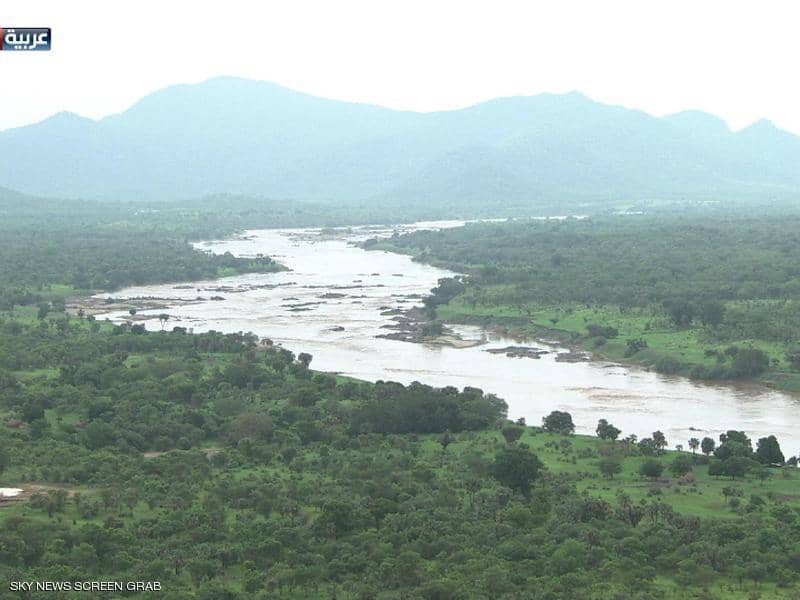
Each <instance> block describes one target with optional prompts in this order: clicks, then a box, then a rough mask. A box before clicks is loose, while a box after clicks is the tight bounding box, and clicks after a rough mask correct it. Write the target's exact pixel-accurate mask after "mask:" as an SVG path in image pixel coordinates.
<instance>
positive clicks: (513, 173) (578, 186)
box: [0, 78, 800, 203]
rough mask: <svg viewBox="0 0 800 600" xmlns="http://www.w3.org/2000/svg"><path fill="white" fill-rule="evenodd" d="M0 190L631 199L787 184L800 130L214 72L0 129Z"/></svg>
mask: <svg viewBox="0 0 800 600" xmlns="http://www.w3.org/2000/svg"><path fill="white" fill-rule="evenodd" d="M0 143H2V145H1V146H0V147H2V148H3V151H2V156H3V160H2V162H1V163H0V183H2V184H3V185H5V186H8V187H10V188H14V189H17V190H20V191H23V192H27V193H34V194H41V195H48V196H69V197H77V196H82V197H103V198H114V197H118V198H124V199H132V198H145V199H157V198H159V197H163V198H188V197H194V196H199V195H204V194H209V193H215V192H231V193H242V194H258V195H264V196H271V197H276V198H287V199H291V198H297V199H306V200H315V201H339V202H341V201H345V202H346V201H355V200H365V199H384V200H386V199H398V200H403V199H428V200H430V201H436V200H445V199H446V200H453V199H457V198H459V197H461V198H465V199H470V200H495V201H502V200H510V201H514V202H531V203H535V202H536V201H537V200H538V199H542V198H550V199H552V198H556V197H568V196H576V197H591V198H596V199H605V198H607V199H612V198H614V199H619V198H626V199H638V198H646V197H651V196H692V195H703V196H709V195H714V194H734V193H739V192H748V193H751V192H763V193H765V194H769V193H773V192H780V193H794V192H798V191H800V137H798V136H795V135H793V134H791V133H789V132H786V131H782V130H780V129H778V128H776V127H775V126H774V125H772V124H771V123H769V122H768V121H761V122H758V123H755V124H754V125H752V126H750V127H748V128H746V129H744V130H742V131H740V132H732V131H731V130H730V129H729V128H728V127H727V125H726V124H725V123H724V121H722V120H720V119H719V118H717V117H714V116H713V115H709V114H706V113H702V112H699V111H686V112H683V113H678V114H676V115H671V116H668V117H664V118H660V119H659V118H655V117H652V116H650V115H647V114H646V113H644V112H641V111H637V110H629V109H625V108H621V107H616V106H610V105H604V104H600V103H597V102H594V101H592V100H590V99H589V98H587V97H586V96H583V95H582V94H579V93H574V92H573V93H570V94H564V95H553V94H541V95H538V96H531V97H512V98H501V99H497V100H492V101H489V102H485V103H482V104H478V105H475V106H471V107H468V108H465V109H461V110H455V111H446V112H435V113H414V112H404V111H395V110H391V109H387V108H382V107H378V106H372V105H365V104H354V103H348V102H341V101H336V100H328V99H323V98H317V97H314V96H310V95H308V94H303V93H300V92H296V91H293V90H289V89H286V88H282V87H280V86H277V85H275V84H271V83H266V82H255V81H248V80H242V79H234V78H218V79H212V80H209V81H206V82H204V83H200V84H196V85H178V86H173V87H169V88H165V89H163V90H160V91H158V92H155V93H154V94H151V95H149V96H147V97H145V98H143V99H142V100H140V101H139V102H137V103H136V104H135V105H134V106H132V107H131V108H130V109H128V110H127V111H125V112H123V113H120V114H118V115H113V116H110V117H107V118H105V119H101V120H99V121H92V120H90V119H85V118H83V117H79V116H77V115H74V114H71V113H59V114H57V115H54V116H53V117H51V118H49V119H47V120H45V121H42V122H41V123H37V124H34V125H29V126H26V127H20V128H16V129H11V130H7V131H4V132H0Z"/></svg>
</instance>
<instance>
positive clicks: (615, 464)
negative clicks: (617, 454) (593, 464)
mask: <svg viewBox="0 0 800 600" xmlns="http://www.w3.org/2000/svg"><path fill="white" fill-rule="evenodd" d="M597 468H598V469H599V470H600V473H602V474H603V477H608V478H609V479H614V475H616V474H617V473H622V463H621V462H620V461H618V460H617V459H615V458H611V457H607V458H601V459H600V460H599V461H597Z"/></svg>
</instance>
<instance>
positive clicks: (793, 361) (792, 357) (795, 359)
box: [786, 347, 800, 371]
mask: <svg viewBox="0 0 800 600" xmlns="http://www.w3.org/2000/svg"><path fill="white" fill-rule="evenodd" d="M786 362H788V363H789V365H791V367H792V369H794V370H795V371H800V347H797V348H792V349H791V350H787V351H786Z"/></svg>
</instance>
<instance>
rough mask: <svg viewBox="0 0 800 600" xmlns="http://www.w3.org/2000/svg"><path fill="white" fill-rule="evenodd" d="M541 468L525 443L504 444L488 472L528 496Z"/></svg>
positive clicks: (538, 461)
mask: <svg viewBox="0 0 800 600" xmlns="http://www.w3.org/2000/svg"><path fill="white" fill-rule="evenodd" d="M542 468H543V465H542V462H541V461H540V460H539V457H538V456H536V455H535V454H534V453H533V452H531V450H530V448H529V447H528V446H527V445H525V444H513V445H507V446H504V447H503V448H502V449H501V450H500V451H499V452H498V453H497V454H496V455H495V457H494V462H493V463H492V465H491V466H490V468H489V473H490V475H491V476H492V477H494V478H495V479H496V480H497V481H499V482H500V483H502V484H503V485H505V486H507V487H510V488H511V489H512V490H516V491H519V492H522V493H523V494H524V495H526V496H528V495H529V494H530V491H531V484H532V483H533V482H534V481H535V480H536V478H537V477H538V476H539V471H540V470H541V469H542Z"/></svg>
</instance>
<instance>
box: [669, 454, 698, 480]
mask: <svg viewBox="0 0 800 600" xmlns="http://www.w3.org/2000/svg"><path fill="white" fill-rule="evenodd" d="M693 468H694V459H693V458H692V457H691V456H689V455H688V454H678V455H677V456H676V457H675V458H674V459H673V460H672V462H671V463H670V465H669V470H670V472H671V473H672V474H673V475H675V476H676V477H681V476H682V475H686V474H687V473H688V472H689V471H691V470H692V469H693Z"/></svg>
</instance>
